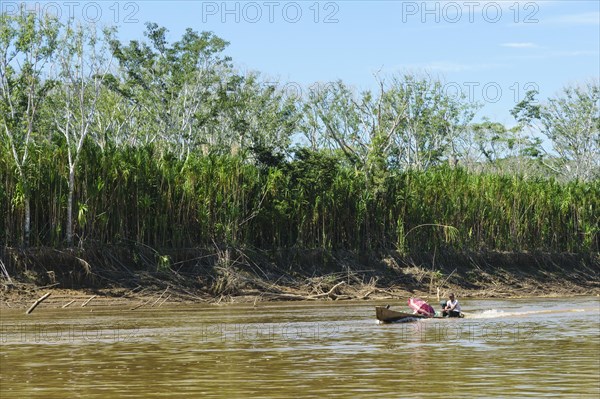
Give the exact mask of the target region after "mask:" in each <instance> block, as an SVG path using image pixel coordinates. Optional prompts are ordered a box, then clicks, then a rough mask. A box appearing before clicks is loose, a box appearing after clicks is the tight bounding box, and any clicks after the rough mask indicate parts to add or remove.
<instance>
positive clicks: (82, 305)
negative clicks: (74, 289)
mask: <svg viewBox="0 0 600 399" xmlns="http://www.w3.org/2000/svg"><path fill="white" fill-rule="evenodd" d="M96 296H97V295H92V296H91V297H90V299H88V300H87V301H85V302H84V303H82V304H81V307H82V308H83V307H85V305H87V304H88V303H90V301H91V300H92V299H94V298H96Z"/></svg>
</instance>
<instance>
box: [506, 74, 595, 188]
mask: <svg viewBox="0 0 600 399" xmlns="http://www.w3.org/2000/svg"><path fill="white" fill-rule="evenodd" d="M537 94H538V93H537V92H535V91H530V92H528V93H527V95H526V96H525V99H524V100H523V101H521V102H520V103H519V104H517V105H516V106H515V107H514V108H513V110H512V111H511V113H512V115H513V116H514V117H515V119H517V121H518V122H519V123H520V124H522V125H523V126H526V127H529V128H532V129H535V130H538V131H539V132H541V133H542V134H543V135H545V136H546V137H547V138H548V139H549V140H550V142H551V143H552V150H553V151H554V153H555V155H554V156H553V154H549V153H548V152H546V153H545V155H546V157H545V158H546V159H545V160H543V162H544V165H546V166H547V167H549V168H550V169H552V170H553V171H554V172H555V173H557V174H558V175H562V176H564V177H566V178H568V179H582V180H592V179H595V178H597V177H598V176H600V157H599V156H598V154H599V153H600V86H599V85H598V83H597V82H593V83H588V84H585V85H581V86H568V87H565V88H563V90H562V92H561V93H560V94H559V95H557V96H556V97H553V98H550V99H549V100H548V101H547V102H546V103H545V104H537V102H536V100H535V96H536V95H537ZM540 150H543V148H541V147H540ZM556 156H558V158H556ZM553 161H554V162H553Z"/></svg>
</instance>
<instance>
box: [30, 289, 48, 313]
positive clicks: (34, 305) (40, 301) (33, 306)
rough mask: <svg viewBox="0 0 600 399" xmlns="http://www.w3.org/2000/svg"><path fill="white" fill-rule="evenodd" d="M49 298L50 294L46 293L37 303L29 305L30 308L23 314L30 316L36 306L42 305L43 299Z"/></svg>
mask: <svg viewBox="0 0 600 399" xmlns="http://www.w3.org/2000/svg"><path fill="white" fill-rule="evenodd" d="M49 296H50V293H49V292H47V293H45V294H44V295H42V296H41V297H40V298H39V299H38V300H37V301H35V302H34V303H33V305H31V307H30V308H29V309H27V312H25V314H30V313H31V312H33V310H34V309H35V308H37V306H38V305H39V304H40V303H42V302H43V301H44V299H46V298H48V297H49Z"/></svg>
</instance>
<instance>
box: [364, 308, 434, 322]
mask: <svg viewBox="0 0 600 399" xmlns="http://www.w3.org/2000/svg"><path fill="white" fill-rule="evenodd" d="M375 313H376V316H377V320H379V321H382V322H384V323H391V322H394V321H395V322H406V321H416V320H419V319H426V318H427V316H424V315H420V314H413V313H404V312H397V311H395V310H391V309H388V308H387V307H385V306H375Z"/></svg>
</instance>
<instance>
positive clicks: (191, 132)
mask: <svg viewBox="0 0 600 399" xmlns="http://www.w3.org/2000/svg"><path fill="white" fill-rule="evenodd" d="M166 33H167V29H165V28H162V27H159V26H158V25H157V24H155V23H148V24H146V32H145V35H146V36H147V37H148V39H149V41H150V42H149V44H148V43H145V42H139V41H137V40H133V41H130V43H129V44H128V45H123V44H122V43H121V42H119V41H118V40H112V41H111V51H112V54H113V55H114V57H115V58H116V59H117V60H118V62H119V66H120V72H121V73H122V74H123V76H122V77H121V76H119V77H114V76H113V77H110V79H109V81H108V83H109V86H110V87H111V88H112V89H113V90H115V91H117V92H119V93H120V94H121V95H123V96H124V97H125V98H127V99H128V101H130V102H131V104H132V106H133V107H134V108H135V110H134V114H133V118H132V119H133V122H134V125H133V130H135V131H136V132H137V140H138V141H139V142H141V143H142V144H147V143H153V142H161V143H163V144H165V145H167V146H168V148H169V149H172V150H176V152H177V153H178V154H179V157H180V158H183V157H184V156H185V154H187V153H189V151H190V150H191V149H193V148H196V147H197V146H199V145H201V144H206V143H208V142H209V141H210V137H209V136H210V133H211V132H212V128H211V123H214V119H215V115H216V110H217V109H218V107H217V105H218V104H219V102H220V98H219V94H222V92H224V91H225V90H224V89H223V88H224V87H225V88H226V85H227V82H226V79H224V78H223V77H224V76H227V75H228V74H229V70H230V65H229V61H230V60H229V58H228V57H224V56H222V55H221V52H222V51H223V50H224V49H225V48H226V47H227V45H228V43H227V42H226V41H224V40H222V39H221V38H219V37H217V36H215V35H213V34H212V33H209V32H202V33H201V34H198V33H197V32H195V31H193V30H192V29H189V28H188V29H187V30H186V31H185V33H184V35H183V37H182V38H181V40H179V41H177V42H175V43H173V44H169V43H168V42H167V39H166ZM219 89H222V90H221V91H219Z"/></svg>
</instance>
